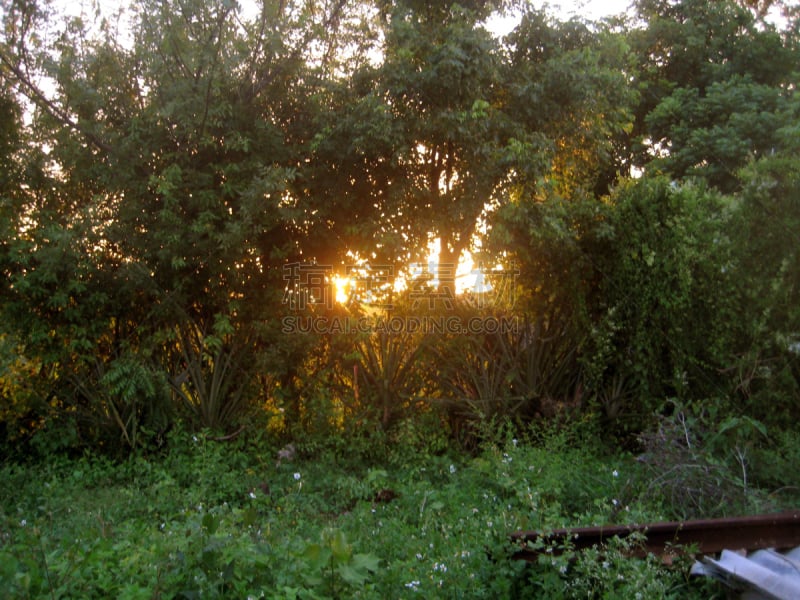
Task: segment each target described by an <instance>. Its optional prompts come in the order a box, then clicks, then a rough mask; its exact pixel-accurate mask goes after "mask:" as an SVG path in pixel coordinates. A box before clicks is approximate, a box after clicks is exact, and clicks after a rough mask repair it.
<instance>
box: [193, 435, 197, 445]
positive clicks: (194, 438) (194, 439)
mask: <svg viewBox="0 0 800 600" xmlns="http://www.w3.org/2000/svg"><path fill="white" fill-rule="evenodd" d="M192 441H193V442H194V443H195V444H196V443H197V436H196V435H193V436H192Z"/></svg>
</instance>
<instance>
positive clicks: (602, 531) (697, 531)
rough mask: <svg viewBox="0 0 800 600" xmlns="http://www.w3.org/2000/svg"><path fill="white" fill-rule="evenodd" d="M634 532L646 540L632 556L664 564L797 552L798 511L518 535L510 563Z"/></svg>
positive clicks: (799, 535) (521, 532) (585, 545)
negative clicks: (695, 557)
mask: <svg viewBox="0 0 800 600" xmlns="http://www.w3.org/2000/svg"><path fill="white" fill-rule="evenodd" d="M634 532H638V533H641V534H642V535H643V536H644V543H643V544H642V545H638V544H636V545H634V548H632V551H631V554H632V555H634V556H645V555H647V554H650V553H652V554H655V555H656V556H661V557H664V558H666V557H669V556H671V555H674V554H676V552H677V551H678V549H677V548H676V546H694V547H695V548H696V550H697V552H698V553H700V554H713V553H716V552H721V551H722V550H757V549H761V548H775V549H776V550H782V549H787V548H793V547H796V546H800V510H795V511H788V512H783V513H775V514H767V515H756V516H751V517H736V518H727V519H702V520H696V521H671V522H663V523H648V524H641V525H606V526H601V527H570V528H566V529H556V530H553V531H548V532H535V531H534V532H531V531H527V532H526V531H518V532H516V533H513V534H512V535H511V537H512V539H513V540H514V541H515V542H517V543H518V544H519V546H520V549H519V551H518V552H516V553H515V555H514V558H518V559H521V560H527V561H531V562H533V561H536V558H537V556H538V555H539V554H542V553H543V552H545V551H547V552H550V553H553V554H559V553H561V552H563V551H564V548H565V547H571V548H574V549H576V550H580V549H584V548H591V547H592V546H597V545H600V544H602V543H603V542H605V541H608V540H609V539H611V538H613V537H614V536H618V537H620V538H626V537H628V536H630V535H631V534H632V533H634ZM537 541H541V542H544V546H545V548H549V550H545V549H541V548H534V547H532V543H535V542H537ZM537 545H538V546H541V544H537Z"/></svg>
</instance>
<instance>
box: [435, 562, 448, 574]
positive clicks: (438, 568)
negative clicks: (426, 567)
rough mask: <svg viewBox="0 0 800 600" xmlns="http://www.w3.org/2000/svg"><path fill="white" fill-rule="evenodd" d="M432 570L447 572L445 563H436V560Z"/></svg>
mask: <svg viewBox="0 0 800 600" xmlns="http://www.w3.org/2000/svg"><path fill="white" fill-rule="evenodd" d="M433 570H434V571H441V572H442V573H446V572H447V565H445V564H442V563H438V562H436V563H433Z"/></svg>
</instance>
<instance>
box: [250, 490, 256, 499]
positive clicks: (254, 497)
mask: <svg viewBox="0 0 800 600" xmlns="http://www.w3.org/2000/svg"><path fill="white" fill-rule="evenodd" d="M250 497H251V498H252V499H253V500H255V499H256V493H255V492H250Z"/></svg>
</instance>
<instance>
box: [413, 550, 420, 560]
mask: <svg viewBox="0 0 800 600" xmlns="http://www.w3.org/2000/svg"><path fill="white" fill-rule="evenodd" d="M414 556H416V557H417V560H422V554H420V553H419V552H417V553H416V554H415V555H414Z"/></svg>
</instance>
